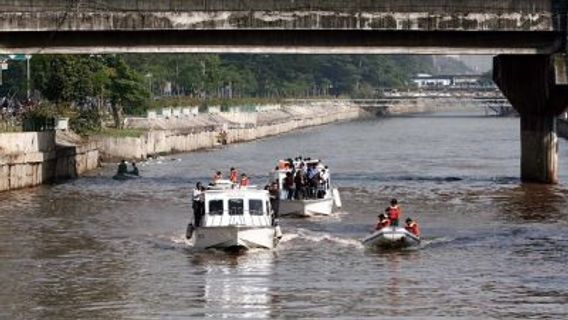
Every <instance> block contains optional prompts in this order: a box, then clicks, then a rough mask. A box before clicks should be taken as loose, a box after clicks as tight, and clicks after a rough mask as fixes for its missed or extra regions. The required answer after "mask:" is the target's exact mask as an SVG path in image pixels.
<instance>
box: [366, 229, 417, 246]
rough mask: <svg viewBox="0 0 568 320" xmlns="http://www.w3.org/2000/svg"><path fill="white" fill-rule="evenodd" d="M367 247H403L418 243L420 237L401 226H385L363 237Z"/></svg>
mask: <svg viewBox="0 0 568 320" xmlns="http://www.w3.org/2000/svg"><path fill="white" fill-rule="evenodd" d="M362 242H363V244H364V245H365V246H368V247H380V248H405V247H412V246H417V245H419V244H420V238H419V237H417V236H415V235H414V234H412V233H410V232H408V230H406V229H405V228H401V227H385V228H382V229H381V230H378V231H375V232H374V233H373V234H371V235H369V236H368V237H366V238H365V239H363V241H362Z"/></svg>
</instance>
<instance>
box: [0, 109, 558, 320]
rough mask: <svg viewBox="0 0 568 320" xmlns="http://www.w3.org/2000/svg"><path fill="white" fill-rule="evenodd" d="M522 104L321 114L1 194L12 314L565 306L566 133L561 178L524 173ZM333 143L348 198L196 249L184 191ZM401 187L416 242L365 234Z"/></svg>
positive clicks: (2, 296) (547, 311)
mask: <svg viewBox="0 0 568 320" xmlns="http://www.w3.org/2000/svg"><path fill="white" fill-rule="evenodd" d="M519 153H520V149H519V119H516V118H490V117H482V116H481V114H480V113H479V112H456V113H436V114H426V115H416V116H406V117H393V118H385V119H374V120H365V121H355V122H348V123H341V124H333V125H326V126H321V127H316V128H310V129H305V130H301V131H296V132H294V133H291V134H287V135H284V136H280V137H274V138H268V139H264V140H259V141H255V142H250V143H245V144H238V145H231V146H227V147H225V148H222V149H218V150H212V151H203V152H195V153H189V154H182V155H173V156H167V157H164V159H161V160H159V161H158V160H154V161H151V162H149V163H145V164H141V166H140V169H141V174H142V175H143V178H142V179H139V180H132V181H126V182H118V181H114V180H111V179H110V176H112V174H113V171H114V170H115V168H114V167H113V166H108V167H105V168H102V169H100V170H99V171H97V172H94V173H92V174H90V175H89V176H87V177H84V178H81V179H79V180H75V181H70V182H67V183H62V184H57V185H51V186H42V187H38V188H33V189H27V190H21V191H12V192H6V193H2V194H0V281H1V283H2V286H1V287H0V306H1V308H0V318H1V319H58V320H66V319H187V318H212V319H220V318H230V319H234V318H254V319H262V318H288V319H295V318H330V317H339V318H344V319H363V318H382V319H399V318H408V317H416V319H436V318H439V317H446V319H447V318H456V319H457V318H459V319H566V318H568V272H567V271H566V266H567V265H568V232H567V231H568V207H567V204H568V184H567V183H568V145H567V143H566V142H565V141H561V142H560V178H561V181H563V183H561V184H560V185H557V186H540V185H523V184H521V183H520V181H519V179H518V176H519V171H520V170H519ZM300 154H301V155H310V156H312V157H320V158H322V159H325V161H326V162H327V164H328V165H329V166H330V168H331V170H332V171H331V172H332V179H333V181H334V183H335V184H336V185H338V186H339V187H340V190H341V194H342V200H343V204H344V207H343V209H342V210H341V211H340V212H338V213H337V214H334V215H333V216H332V217H329V218H316V219H309V220H302V219H283V220H282V223H281V225H282V229H283V232H284V233H285V235H284V238H283V241H282V242H281V244H280V245H279V247H278V248H277V249H276V250H274V251H268V252H265V251H253V252H249V253H247V254H242V255H230V254H227V253H222V252H215V251H206V252H196V251H194V250H192V249H191V248H189V247H188V246H187V245H186V243H185V242H184V239H183V237H184V232H185V225H186V223H187V221H188V218H189V216H190V204H189V197H188V195H189V193H190V192H191V188H192V186H193V185H194V184H195V182H197V181H198V180H201V181H207V180H208V179H209V177H211V176H212V175H213V173H214V171H215V170H222V171H224V172H227V171H228V169H229V167H230V166H236V167H238V168H239V169H240V171H241V172H246V173H248V174H249V176H251V180H252V182H253V183H254V182H257V183H264V182H265V181H266V176H267V172H268V171H269V170H270V169H271V168H273V167H274V165H275V160H276V159H278V158H285V157H290V156H296V155H300ZM392 197H396V198H398V199H399V202H400V203H401V205H402V207H403V210H404V213H405V215H407V216H408V215H409V216H412V217H413V218H415V219H416V220H418V221H419V223H420V224H421V226H422V231H423V235H424V237H423V238H424V241H423V243H422V244H421V246H420V247H419V248H417V249H412V250H402V251H382V252H381V251H369V250H366V249H365V248H363V247H362V246H361V245H360V242H359V240H360V239H361V238H363V237H364V236H365V235H367V234H368V232H369V231H370V229H371V228H372V225H373V223H374V222H375V219H376V216H377V214H378V213H379V212H381V211H382V210H383V208H384V207H386V206H387V204H388V201H389V200H390V198H392Z"/></svg>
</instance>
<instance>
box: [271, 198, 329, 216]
mask: <svg viewBox="0 0 568 320" xmlns="http://www.w3.org/2000/svg"><path fill="white" fill-rule="evenodd" d="M332 212H333V198H324V199H314V200H280V208H279V215H280V216H287V215H291V216H300V217H312V216H317V215H322V216H328V215H330V214H331V213H332Z"/></svg>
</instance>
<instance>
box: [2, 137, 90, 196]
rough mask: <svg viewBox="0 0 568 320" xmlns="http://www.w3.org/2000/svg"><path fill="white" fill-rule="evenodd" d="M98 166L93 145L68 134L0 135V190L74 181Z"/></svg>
mask: <svg viewBox="0 0 568 320" xmlns="http://www.w3.org/2000/svg"><path fill="white" fill-rule="evenodd" d="M98 165H99V151H98V147H97V145H96V144H95V143H92V142H90V143H89V142H87V143H86V142H84V141H82V139H80V138H79V137H77V136H75V135H73V134H72V133H70V132H56V131H44V132H15V133H2V134H0V191H6V190H14V189H21V188H26V187H33V186H37V185H40V184H44V183H49V182H53V181H57V180H61V179H72V178H77V177H78V176H80V175H81V174H83V173H85V172H87V171H90V170H93V169H95V168H97V167H98Z"/></svg>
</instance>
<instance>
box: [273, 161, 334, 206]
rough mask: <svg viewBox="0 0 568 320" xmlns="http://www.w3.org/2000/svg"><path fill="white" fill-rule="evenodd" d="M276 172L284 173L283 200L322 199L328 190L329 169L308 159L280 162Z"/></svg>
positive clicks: (318, 162)
mask: <svg viewBox="0 0 568 320" xmlns="http://www.w3.org/2000/svg"><path fill="white" fill-rule="evenodd" d="M276 170H279V171H285V172H286V177H285V178H284V181H283V182H282V189H283V198H284V199H288V200H292V199H296V200H302V199H322V198H324V197H325V196H326V192H327V191H328V189H329V168H328V167H327V166H324V165H323V164H322V163H321V162H320V161H315V160H311V159H310V158H306V159H302V158H301V157H299V158H296V159H287V160H285V161H280V162H279V164H278V167H277V168H276Z"/></svg>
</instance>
